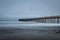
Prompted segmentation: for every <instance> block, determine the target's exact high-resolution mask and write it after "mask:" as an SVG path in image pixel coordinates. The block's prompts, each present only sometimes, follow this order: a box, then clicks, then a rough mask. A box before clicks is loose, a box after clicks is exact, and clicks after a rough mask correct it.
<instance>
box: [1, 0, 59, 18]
mask: <svg viewBox="0 0 60 40" xmlns="http://www.w3.org/2000/svg"><path fill="white" fill-rule="evenodd" d="M50 15H60V0H0V18H29V17H41V16H50Z"/></svg>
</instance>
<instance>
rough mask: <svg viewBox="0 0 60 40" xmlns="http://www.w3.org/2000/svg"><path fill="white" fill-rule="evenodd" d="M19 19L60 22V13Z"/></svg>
mask: <svg viewBox="0 0 60 40" xmlns="http://www.w3.org/2000/svg"><path fill="white" fill-rule="evenodd" d="M19 21H35V22H41V23H60V15H58V16H46V17H39V18H24V19H19Z"/></svg>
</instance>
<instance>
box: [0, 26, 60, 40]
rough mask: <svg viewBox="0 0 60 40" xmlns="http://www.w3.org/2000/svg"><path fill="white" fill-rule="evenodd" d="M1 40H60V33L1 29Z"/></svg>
mask: <svg viewBox="0 0 60 40" xmlns="http://www.w3.org/2000/svg"><path fill="white" fill-rule="evenodd" d="M0 40H60V33H50V30H35V29H20V28H2V27H1V28H0Z"/></svg>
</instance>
